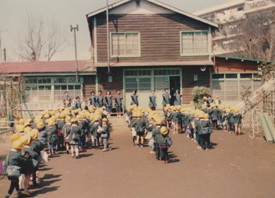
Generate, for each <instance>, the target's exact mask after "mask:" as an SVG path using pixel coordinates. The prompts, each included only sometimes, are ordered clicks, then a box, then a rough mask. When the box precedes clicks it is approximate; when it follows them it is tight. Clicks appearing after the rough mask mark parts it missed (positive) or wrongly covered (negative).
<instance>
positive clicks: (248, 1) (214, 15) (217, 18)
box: [194, 0, 275, 56]
mask: <svg viewBox="0 0 275 198" xmlns="http://www.w3.org/2000/svg"><path fill="white" fill-rule="evenodd" d="M274 9H275V0H228V2H227V3H225V4H222V5H218V6H215V7H211V8H207V9H204V10H201V11H197V12H195V13H194V15H196V16H199V17H202V18H204V19H206V20H209V21H212V22H215V23H217V24H219V29H218V30H216V31H215V34H214V38H213V41H214V44H213V48H214V53H215V54H216V55H223V56H234V52H235V50H236V49H235V47H234V42H235V41H234V37H236V34H235V31H232V29H234V28H235V27H236V25H237V24H238V23H240V21H242V20H245V19H246V18H248V17H252V16H254V15H255V14H257V13H259V12H261V13H270V12H271V11H273V10H274ZM248 39H249V38H248Z"/></svg>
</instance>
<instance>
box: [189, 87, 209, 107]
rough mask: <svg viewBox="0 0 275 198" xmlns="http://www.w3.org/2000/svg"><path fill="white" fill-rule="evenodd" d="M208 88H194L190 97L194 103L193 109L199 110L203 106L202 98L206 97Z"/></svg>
mask: <svg viewBox="0 0 275 198" xmlns="http://www.w3.org/2000/svg"><path fill="white" fill-rule="evenodd" d="M208 94H209V88H208V87H204V86H202V87H199V86H195V87H194V89H193V90H192V97H193V100H194V102H195V108H196V109H200V108H201V106H202V104H203V97H204V96H208Z"/></svg>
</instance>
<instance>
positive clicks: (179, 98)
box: [174, 94, 182, 106]
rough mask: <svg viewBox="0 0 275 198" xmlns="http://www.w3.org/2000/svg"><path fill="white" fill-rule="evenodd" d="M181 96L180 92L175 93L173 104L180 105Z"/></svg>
mask: <svg viewBox="0 0 275 198" xmlns="http://www.w3.org/2000/svg"><path fill="white" fill-rule="evenodd" d="M181 97H182V95H180V94H175V97H174V105H175V106H176V105H181Z"/></svg>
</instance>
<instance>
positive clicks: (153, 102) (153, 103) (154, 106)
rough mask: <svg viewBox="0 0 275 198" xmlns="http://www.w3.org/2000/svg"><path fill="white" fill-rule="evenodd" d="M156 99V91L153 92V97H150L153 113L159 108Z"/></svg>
mask: <svg viewBox="0 0 275 198" xmlns="http://www.w3.org/2000/svg"><path fill="white" fill-rule="evenodd" d="M156 98H157V97H156V96H155V94H154V90H151V95H150V96H149V107H150V108H151V110H152V111H154V110H156V107H157V103H156Z"/></svg>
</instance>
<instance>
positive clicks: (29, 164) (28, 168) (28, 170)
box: [21, 145, 40, 174]
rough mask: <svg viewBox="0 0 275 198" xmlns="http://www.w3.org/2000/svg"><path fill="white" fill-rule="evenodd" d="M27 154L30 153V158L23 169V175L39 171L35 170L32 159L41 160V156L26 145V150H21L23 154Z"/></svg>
mask: <svg viewBox="0 0 275 198" xmlns="http://www.w3.org/2000/svg"><path fill="white" fill-rule="evenodd" d="M26 152H28V153H29V158H28V162H27V163H26V164H25V165H24V166H23V167H22V168H21V173H22V174H28V173H32V172H33V171H35V170H37V168H36V169H35V168H34V167H33V162H32V159H35V160H39V159H40V157H39V155H38V154H37V153H36V152H35V151H33V150H32V149H31V147H30V146H27V145H25V146H24V148H23V149H22V150H21V153H24V154H25V153H26Z"/></svg>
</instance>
